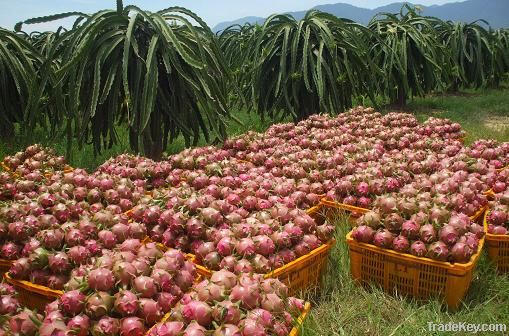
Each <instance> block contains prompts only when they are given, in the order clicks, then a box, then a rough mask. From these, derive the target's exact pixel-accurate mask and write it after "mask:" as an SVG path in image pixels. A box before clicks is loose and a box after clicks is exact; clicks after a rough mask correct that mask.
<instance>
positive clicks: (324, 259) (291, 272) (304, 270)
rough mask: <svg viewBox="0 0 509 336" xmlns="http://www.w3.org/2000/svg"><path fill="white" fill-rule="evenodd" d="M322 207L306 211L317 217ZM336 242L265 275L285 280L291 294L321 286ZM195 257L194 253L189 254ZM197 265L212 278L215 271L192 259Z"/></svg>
mask: <svg viewBox="0 0 509 336" xmlns="http://www.w3.org/2000/svg"><path fill="white" fill-rule="evenodd" d="M320 209H321V207H320V206H319V205H318V206H314V207H312V208H310V209H308V210H307V211H306V212H307V213H308V214H309V215H310V216H311V217H313V218H316V216H317V215H318V213H319V211H320ZM334 244H336V240H335V239H331V240H330V241H328V242H327V243H325V244H323V245H322V246H320V247H318V248H316V249H314V250H313V251H311V252H310V253H308V254H306V255H303V256H302V257H299V258H297V259H295V260H294V261H292V262H290V263H288V264H286V265H284V266H282V267H280V268H277V269H275V270H273V271H271V272H269V273H267V274H265V275H264V277H265V278H266V279H267V278H277V279H279V280H280V281H281V282H283V283H284V284H285V285H286V286H287V287H288V290H289V293H290V295H293V294H296V293H298V292H300V291H301V290H306V289H309V288H313V287H319V286H320V283H321V280H322V276H323V275H324V274H325V272H326V271H327V265H328V261H329V258H328V257H329V251H330V249H331V248H332V247H333V246H334ZM188 255H189V256H191V257H193V255H192V254H188ZM192 260H193V262H194V264H195V265H196V270H197V272H198V274H200V275H202V276H204V277H206V278H210V277H211V276H212V273H214V271H212V270H210V269H208V268H206V267H204V266H203V265H200V264H199V263H198V262H197V261H196V258H193V259H192Z"/></svg>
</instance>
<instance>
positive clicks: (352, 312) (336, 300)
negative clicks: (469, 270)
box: [302, 216, 509, 336]
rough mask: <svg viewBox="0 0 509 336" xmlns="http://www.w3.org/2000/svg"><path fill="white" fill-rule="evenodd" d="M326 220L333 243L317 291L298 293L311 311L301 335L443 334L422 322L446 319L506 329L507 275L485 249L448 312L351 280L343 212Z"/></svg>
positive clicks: (431, 303)
mask: <svg viewBox="0 0 509 336" xmlns="http://www.w3.org/2000/svg"><path fill="white" fill-rule="evenodd" d="M331 221H332V222H334V223H335V224H336V228H337V229H336V231H337V232H336V240H337V243H336V245H335V246H334V248H333V249H332V252H331V256H330V258H329V268H328V273H327V275H326V277H325V280H324V284H323V286H322V290H321V292H320V293H319V294H315V293H306V294H304V295H305V296H307V299H308V300H310V301H311V302H312V304H313V309H312V310H311V314H310V316H309V318H308V319H307V320H306V322H305V325H304V329H303V333H302V335H305V336H307V335H444V333H440V332H438V331H437V332H435V333H432V332H429V331H428V322H433V323H435V324H437V323H448V322H450V321H451V322H466V323H476V324H477V323H505V324H507V325H508V327H509V277H508V276H497V275H496V274H495V272H494V269H493V266H492V265H491V264H490V263H489V260H488V258H487V256H486V255H485V253H484V254H483V255H482V257H481V260H480V262H479V264H478V266H477V268H476V270H475V273H474V276H473V281H472V285H471V287H470V291H469V292H468V294H467V296H466V298H465V300H464V302H463V305H462V306H461V308H460V309H459V310H458V311H456V312H449V311H448V310H447V309H446V308H444V307H443V306H442V305H441V303H440V302H439V300H438V299H433V300H431V301H429V302H425V303H423V302H416V301H415V300H412V299H409V298H403V297H398V296H393V295H387V294H385V293H384V292H383V291H382V290H380V289H378V288H376V287H371V288H368V289H366V288H364V287H361V286H358V285H357V284H356V283H354V282H353V281H352V279H351V276H350V259H349V252H348V246H347V244H346V242H345V235H346V234H347V233H348V231H349V230H350V225H349V224H348V221H347V220H346V218H345V217H344V216H337V217H336V218H334V219H332V220H331ZM449 334H450V335H462V334H461V333H449ZM486 335H487V334H486Z"/></svg>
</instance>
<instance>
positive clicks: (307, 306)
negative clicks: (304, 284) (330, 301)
mask: <svg viewBox="0 0 509 336" xmlns="http://www.w3.org/2000/svg"><path fill="white" fill-rule="evenodd" d="M310 310H311V303H309V302H306V303H305V304H304V310H303V311H302V314H300V316H299V317H298V318H297V325H296V326H295V327H293V328H292V330H290V333H289V334H288V336H299V335H300V331H301V328H302V325H303V324H304V321H305V320H306V317H307V316H308V314H309V311H310Z"/></svg>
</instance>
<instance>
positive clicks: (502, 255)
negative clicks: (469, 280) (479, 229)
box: [483, 210, 509, 274]
mask: <svg viewBox="0 0 509 336" xmlns="http://www.w3.org/2000/svg"><path fill="white" fill-rule="evenodd" d="M488 212H489V210H488V211H486V213H485V214H484V220H483V222H484V231H485V232H486V249H487V250H488V256H489V258H490V260H491V261H492V262H493V263H494V264H495V266H496V268H497V272H498V273H499V274H503V273H509V236H508V235H505V236H502V235H494V234H491V233H488V221H487V217H488Z"/></svg>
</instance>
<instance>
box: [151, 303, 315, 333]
mask: <svg viewBox="0 0 509 336" xmlns="http://www.w3.org/2000/svg"><path fill="white" fill-rule="evenodd" d="M310 310H311V303H309V302H306V303H305V304H304V310H303V311H302V313H301V314H300V315H299V317H298V318H297V321H296V322H297V324H296V326H295V327H293V328H292V330H290V333H289V334H288V336H299V335H300V331H301V328H302V325H303V324H304V321H305V320H306V317H307V316H308V314H309V311H310ZM170 315H171V312H169V313H167V314H166V315H164V317H163V318H162V320H161V321H160V322H159V323H158V324H160V323H164V322H166V321H168V320H169V318H170ZM156 326H157V324H156V325H154V326H153V327H152V328H150V329H149V331H147V333H146V334H145V335H147V336H148V335H150V332H151V331H152V329H154V328H155V327H156Z"/></svg>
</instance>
